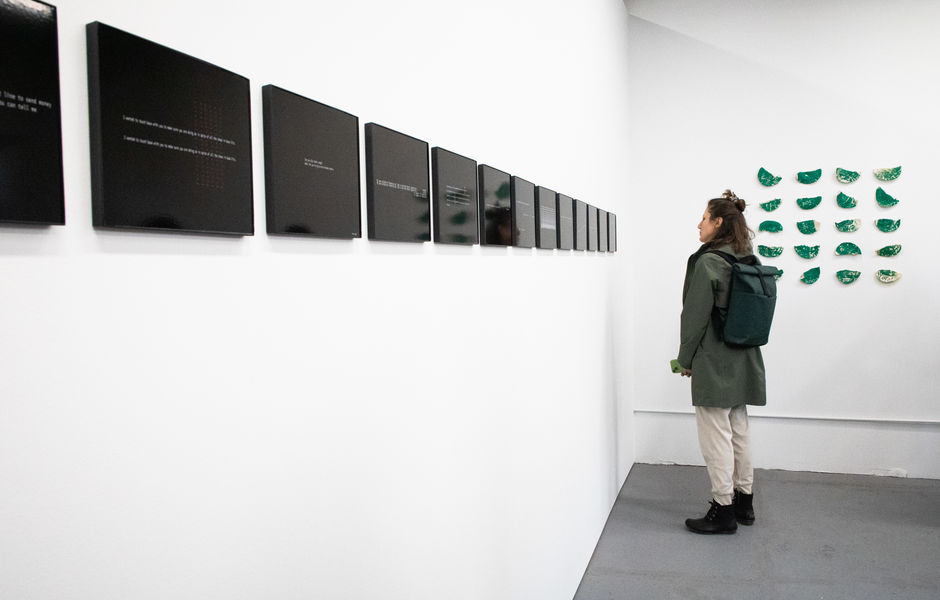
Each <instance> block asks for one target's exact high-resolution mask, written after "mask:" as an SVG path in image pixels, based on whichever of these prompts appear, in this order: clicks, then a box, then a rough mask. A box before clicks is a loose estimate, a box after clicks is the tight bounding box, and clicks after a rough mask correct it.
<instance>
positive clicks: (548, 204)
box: [535, 186, 558, 250]
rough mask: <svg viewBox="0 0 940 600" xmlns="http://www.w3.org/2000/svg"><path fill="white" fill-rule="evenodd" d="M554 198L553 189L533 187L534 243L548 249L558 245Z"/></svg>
mask: <svg viewBox="0 0 940 600" xmlns="http://www.w3.org/2000/svg"><path fill="white" fill-rule="evenodd" d="M555 205H556V198H555V192H554V190H550V189H548V188H547V187H542V186H537V187H536V188H535V226H536V227H535V230H536V238H535V241H536V245H537V246H538V247H539V248H543V249H546V250H550V249H552V248H556V247H557V246H558V224H557V219H556V217H555Z"/></svg>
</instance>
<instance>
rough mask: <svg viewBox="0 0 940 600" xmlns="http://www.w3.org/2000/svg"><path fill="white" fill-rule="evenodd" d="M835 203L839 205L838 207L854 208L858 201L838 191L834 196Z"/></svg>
mask: <svg viewBox="0 0 940 600" xmlns="http://www.w3.org/2000/svg"><path fill="white" fill-rule="evenodd" d="M836 204H838V205H839V208H855V206H856V205H857V204H858V202H856V201H855V198H853V197H852V196H846V195H845V194H843V193H842V192H839V195H838V196H836Z"/></svg>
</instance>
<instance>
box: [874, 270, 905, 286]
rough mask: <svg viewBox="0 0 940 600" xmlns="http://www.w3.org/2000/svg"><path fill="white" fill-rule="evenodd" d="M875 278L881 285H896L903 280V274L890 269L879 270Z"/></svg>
mask: <svg viewBox="0 0 940 600" xmlns="http://www.w3.org/2000/svg"><path fill="white" fill-rule="evenodd" d="M875 277H877V278H878V281H880V282H881V283H894V282H895V281H897V280H898V279H900V278H901V274H900V273H898V272H897V271H892V270H890V269H878V272H877V273H875Z"/></svg>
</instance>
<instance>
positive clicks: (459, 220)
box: [450, 210, 470, 225]
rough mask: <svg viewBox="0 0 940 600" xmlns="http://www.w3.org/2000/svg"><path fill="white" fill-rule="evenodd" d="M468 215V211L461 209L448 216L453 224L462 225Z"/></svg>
mask: <svg viewBox="0 0 940 600" xmlns="http://www.w3.org/2000/svg"><path fill="white" fill-rule="evenodd" d="M469 215H470V213H468V212H467V211H465V210H462V211H460V212H459V213H456V214H454V215H453V216H452V217H451V218H450V222H451V223H453V224H454V225H463V224H464V223H466V222H467V219H468V218H469Z"/></svg>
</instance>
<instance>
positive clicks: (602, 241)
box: [597, 209, 607, 252]
mask: <svg viewBox="0 0 940 600" xmlns="http://www.w3.org/2000/svg"><path fill="white" fill-rule="evenodd" d="M597 251H598V252H607V211H606V210H601V209H597Z"/></svg>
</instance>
